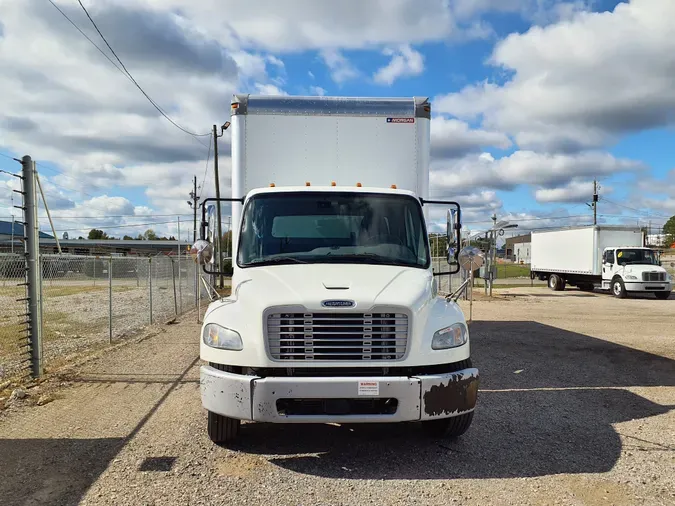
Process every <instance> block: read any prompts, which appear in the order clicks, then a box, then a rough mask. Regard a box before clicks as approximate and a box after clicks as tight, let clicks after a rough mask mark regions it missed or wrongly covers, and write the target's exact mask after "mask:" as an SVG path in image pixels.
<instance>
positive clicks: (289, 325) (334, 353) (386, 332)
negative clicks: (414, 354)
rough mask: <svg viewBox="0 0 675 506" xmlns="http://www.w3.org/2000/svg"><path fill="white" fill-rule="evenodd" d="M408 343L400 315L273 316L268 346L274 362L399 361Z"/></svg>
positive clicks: (404, 319)
mask: <svg viewBox="0 0 675 506" xmlns="http://www.w3.org/2000/svg"><path fill="white" fill-rule="evenodd" d="M407 343H408V316H407V315H405V314H402V313H394V312H392V313H273V314H270V315H268V317H267V344H268V346H269V351H270V355H271V356H272V358H273V359H276V360H399V359H401V358H403V356H404V355H405V351H406V346H407Z"/></svg>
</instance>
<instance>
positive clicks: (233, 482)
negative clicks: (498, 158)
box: [0, 288, 675, 505]
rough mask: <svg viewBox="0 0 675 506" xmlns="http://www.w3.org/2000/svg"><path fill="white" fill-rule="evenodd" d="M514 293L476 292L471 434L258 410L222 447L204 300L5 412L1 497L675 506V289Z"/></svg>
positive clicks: (11, 500)
mask: <svg viewBox="0 0 675 506" xmlns="http://www.w3.org/2000/svg"><path fill="white" fill-rule="evenodd" d="M500 293H501V294H502V295H501V297H499V298H498V299H493V300H489V301H484V300H478V301H476V302H475V303H474V319H475V321H474V323H473V324H472V328H471V332H472V354H473V360H474V363H475V364H476V365H477V367H479V368H480V370H481V375H482V380H481V381H482V382H481V389H480V394H479V401H478V403H479V404H478V408H477V412H476V417H475V419H474V423H473V425H472V427H471V429H470V430H469V432H467V434H465V436H463V437H462V438H460V439H459V440H456V441H453V440H431V439H427V438H425V437H423V436H422V435H421V433H420V431H419V430H418V429H419V428H418V427H417V426H416V425H415V424H405V425H384V426H352V427H348V426H338V425H317V426H305V425H302V426H298V425H296V426H292V425H289V426H280V425H263V424H245V425H244V426H243V427H242V438H241V440H240V441H239V442H238V443H237V445H236V446H235V447H233V448H230V449H226V448H221V447H217V446H215V445H213V444H212V443H211V442H210V440H209V439H208V437H207V435H206V431H205V429H206V427H205V423H206V416H205V412H204V411H203V410H202V408H201V403H200V399H199V390H198V387H199V385H198V377H199V372H198V365H199V361H198V342H197V334H198V326H197V324H196V323H194V320H195V315H194V313H193V314H192V315H186V316H185V317H184V318H183V321H182V322H181V323H179V324H176V325H169V326H164V327H163V328H162V329H161V333H160V334H158V335H155V336H154V337H148V338H146V339H144V340H142V341H140V342H135V343H131V344H128V345H126V346H122V347H119V348H118V349H116V350H114V351H111V352H109V353H105V354H103V355H101V356H100V357H99V358H96V359H94V360H91V361H89V362H87V363H85V364H84V365H81V366H79V367H78V368H77V369H76V370H74V371H71V372H70V373H68V375H67V376H62V378H60V379H58V380H53V381H51V382H48V383H44V384H42V385H40V386H39V387H36V388H37V389H38V391H36V388H33V389H29V390H28V393H29V396H28V397H27V398H26V399H24V400H17V401H12V402H10V403H9V407H8V408H7V409H5V410H4V411H0V469H2V477H3V480H2V481H0V497H1V498H2V500H1V501H0V502H2V503H3V504H5V505H14V504H17V505H18V504H22V505H23V504H78V503H80V504H115V505H120V504H133V505H138V504H162V505H166V504H241V505H247V504H251V505H254V504H255V505H260V504H266V505H274V504H283V505H291V504H292V505H295V504H298V505H299V504H303V505H314V504H331V505H332V504H335V505H338V504H340V505H342V504H345V505H346V504H350V505H352V504H353V505H363V504H391V505H398V504H416V505H417V504H429V505H432V504H433V505H439V504H481V505H485V504H505V505H506V504H537V505H539V504H570V505H579V504H603V505H605V504H618V505H624V504H649V505H672V504H675V413H674V411H673V407H675V348H674V347H673V339H674V338H675V330H674V324H675V321H674V319H673V313H674V311H673V310H674V309H675V300H674V299H675V298H673V297H671V299H670V300H668V301H657V300H654V299H652V298H640V299H627V300H617V299H614V298H612V297H610V296H609V295H606V294H587V293H582V292H578V291H574V290H569V291H566V292H564V293H562V294H558V293H553V292H549V291H548V290H547V289H540V288H512V289H509V290H501V291H500ZM477 296H479V295H478V294H477ZM462 304H465V303H464V302H463V303H462ZM2 395H3V394H2V393H0V396H2ZM47 395H49V396H51V397H43V401H44V400H45V398H46V399H50V398H53V399H54V400H53V401H52V402H48V403H46V404H45V405H42V406H37V405H35V402H36V400H37V399H38V398H39V397H41V396H47ZM0 402H1V401H0Z"/></svg>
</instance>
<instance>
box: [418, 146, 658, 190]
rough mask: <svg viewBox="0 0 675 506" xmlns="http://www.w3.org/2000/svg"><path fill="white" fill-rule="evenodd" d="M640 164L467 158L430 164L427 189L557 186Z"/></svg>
mask: <svg viewBox="0 0 675 506" xmlns="http://www.w3.org/2000/svg"><path fill="white" fill-rule="evenodd" d="M644 168H645V167H644V165H643V164H641V163H640V162H636V161H633V160H626V159H618V158H615V157H613V156H612V155H610V154H608V153H599V152H586V153H580V154H577V155H560V154H558V155H550V154H541V153H535V152H532V151H516V152H514V153H513V154H511V155H509V156H505V157H502V158H499V159H496V160H495V159H494V158H493V157H492V156H490V155H488V156H484V155H479V156H476V155H468V156H466V157H464V158H461V159H457V160H450V161H447V160H440V161H432V164H431V169H432V172H431V176H430V181H431V183H430V184H431V186H432V187H439V188H443V189H446V190H454V191H464V190H466V189H472V188H492V189H500V190H511V189H513V188H515V187H516V186H518V185H527V184H529V185H538V186H546V187H552V186H559V185H565V184H568V183H569V182H570V181H572V180H574V179H576V178H580V177H587V178H588V177H596V176H600V175H608V174H616V173H619V172H636V171H641V170H643V169H644Z"/></svg>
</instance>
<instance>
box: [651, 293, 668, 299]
mask: <svg viewBox="0 0 675 506" xmlns="http://www.w3.org/2000/svg"><path fill="white" fill-rule="evenodd" d="M654 297H656V298H657V299H659V300H666V299H668V297H670V292H654Z"/></svg>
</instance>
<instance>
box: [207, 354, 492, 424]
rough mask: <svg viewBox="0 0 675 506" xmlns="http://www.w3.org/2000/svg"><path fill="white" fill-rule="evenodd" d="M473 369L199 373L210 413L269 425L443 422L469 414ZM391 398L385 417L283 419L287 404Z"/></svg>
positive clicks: (472, 401)
mask: <svg viewBox="0 0 675 506" xmlns="http://www.w3.org/2000/svg"><path fill="white" fill-rule="evenodd" d="M478 383H479V375H478V369H476V368H468V369H463V370H461V371H456V372H452V373H446V374H434V375H419V376H410V377H407V376H395V377H392V376H374V377H266V378H261V377H258V376H247V375H241V374H233V373H229V372H224V371H220V370H218V369H216V368H214V367H211V366H202V367H201V368H200V390H201V397H202V406H203V407H204V408H205V409H207V410H208V411H211V412H213V413H217V414H219V415H223V416H227V417H230V418H236V419H239V420H253V421H258V422H271V423H330V422H344V423H369V422H379V423H383V422H405V421H415V420H432V419H437V418H449V417H453V416H457V415H461V414H463V413H467V412H469V411H473V409H474V407H475V405H476V398H477V394H478ZM372 399H395V400H396V401H397V405H396V409H395V411H394V412H393V413H387V414H376V413H371V414H368V413H366V414H364V413H360V414H355V413H350V412H346V413H341V414H328V413H323V414H286V413H285V411H284V410H283V408H280V406H282V405H284V403H286V402H288V401H291V402H295V401H306V400H321V401H331V400H335V401H337V400H340V402H344V401H345V400H355V401H356V400H359V401H363V400H372Z"/></svg>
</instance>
